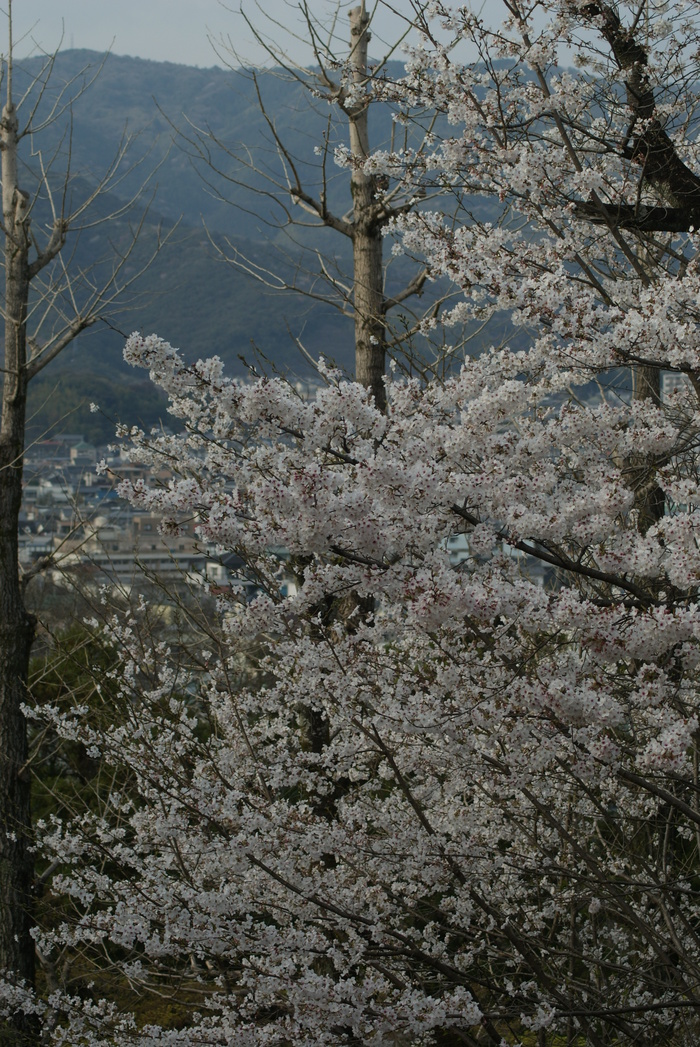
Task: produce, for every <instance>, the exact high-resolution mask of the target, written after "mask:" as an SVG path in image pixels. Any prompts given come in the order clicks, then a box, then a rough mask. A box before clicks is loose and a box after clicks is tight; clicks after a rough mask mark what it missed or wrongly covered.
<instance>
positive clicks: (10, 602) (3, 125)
mask: <svg viewBox="0 0 700 1047" xmlns="http://www.w3.org/2000/svg"><path fill="white" fill-rule="evenodd" d="M6 24H7V27H8V36H9V45H8V51H7V54H6V55H5V57H4V60H3V65H2V91H3V97H4V101H3V108H2V115H1V117H0V164H1V180H2V223H1V224H0V232H1V236H2V244H3V272H4V283H3V290H2V297H1V298H0V312H1V314H2V319H3V326H4V334H3V339H4V342H3V366H2V393H1V396H2V409H1V410H2V414H1V419H0V752H2V759H1V760H0V827H1V830H0V968H2V969H3V970H7V971H10V972H12V974H13V976H14V977H15V978H18V979H20V980H24V981H26V982H27V983H29V984H31V983H32V981H33V977H34V941H33V939H32V937H31V926H32V901H31V892H32V880H33V857H32V848H31V839H32V834H31V822H30V775H29V772H28V766H27V733H26V723H25V717H24V712H23V706H24V703H25V702H26V700H27V690H26V687H27V671H28V665H29V657H30V651H31V646H32V640H33V637H34V629H35V622H34V620H33V618H32V616H31V615H30V614H29V613H28V612H27V609H26V606H25V602H24V587H25V585H26V583H27V581H28V577H29V576H28V575H27V574H25V575H23V574H22V572H21V571H20V566H19V562H18V534H17V532H18V519H19V512H20V504H21V499H22V460H23V453H24V441H25V436H24V434H25V423H26V405H27V395H28V388H29V383H30V382H31V381H32V379H34V378H35V377H36V376H37V375H38V374H40V373H41V372H42V371H43V369H44V368H45V367H46V366H47V365H48V364H50V363H51V361H52V360H54V359H55V358H56V357H57V356H58V355H59V353H61V352H62V351H63V350H64V349H65V348H66V346H68V345H69V344H70V343H71V342H72V341H73V340H74V339H75V338H76V337H77V336H78V335H79V334H80V333H81V332H82V331H84V330H85V329H86V328H88V327H90V326H91V325H92V324H94V323H95V322H96V320H97V319H98V318H99V317H101V316H104V315H105V311H106V310H108V309H109V306H110V304H111V303H112V302H113V301H114V299H115V297H116V296H117V295H118V294H119V293H120V292H121V291H122V290H123V289H124V288H125V287H127V286H128V285H129V284H130V283H131V282H132V281H133V279H134V278H135V273H134V271H133V267H132V270H131V271H130V272H129V275H128V277H127V276H126V267H127V265H128V264H129V259H130V254H131V248H132V246H133V242H134V240H133V238H132V240H131V242H130V243H129V244H125V245H122V248H121V250H117V249H115V248H114V247H113V246H110V248H109V249H108V251H107V252H106V253H107V254H108V256H109V261H107V262H105V261H104V258H100V259H99V261H100V263H101V264H99V265H98V264H96V265H95V268H94V269H88V270H87V271H86V270H85V269H80V270H79V271H77V272H75V273H74V274H72V275H71V271H70V254H66V249H67V246H68V245H69V241H70V237H71V234H75V233H77V232H78V231H79V230H80V228H81V227H88V228H89V227H91V226H92V227H94V226H95V224H96V223H95V220H94V218H93V214H94V209H95V207H96V205H97V203H98V200H101V199H102V198H104V201H105V202H106V201H107V200H108V193H109V190H110V189H111V188H112V187H113V185H115V184H117V183H118V179H119V177H120V174H119V166H120V163H121V160H122V158H123V152H124V146H125V143H123V144H122V148H121V149H120V150H117V154H116V156H115V160H114V164H113V166H112V168H111V169H110V170H109V171H107V172H106V173H105V176H104V178H103V180H102V181H101V182H99V184H96V185H91V186H84V187H83V188H84V195H83V196H82V198H81V197H80V194H79V186H78V184H77V183H76V181H75V177H74V175H73V172H72V171H71V166H70V98H71V93H72V92H73V93H75V92H78V91H80V90H82V89H85V87H86V86H87V84H88V83H89V77H87V78H85V77H84V78H83V79H82V80H81V81H78V82H73V83H69V84H66V85H65V88H64V90H63V91H61V92H60V93H59V95H58V97H57V99H56V100H55V102H54V104H53V105H51V106H49V107H48V109H47V107H46V105H44V104H43V96H44V91H45V87H46V84H47V82H48V79H49V77H50V76H51V72H52V64H53V63H52V58H51V57H50V56H49V57H47V59H46V62H45V65H44V67H43V69H42V71H41V74H40V75H39V77H38V78H37V80H36V82H35V83H34V84H33V85H32V88H31V89H30V91H29V92H28V93H27V94H26V95H24V96H23V97H22V99H20V100H18V99H17V98H16V97H15V94H14V89H13V74H14V55H13V42H12V7H11V4H10V5H9V6H8V14H7V23H6ZM56 121H59V122H60V121H62V122H63V125H64V128H65V131H64V137H63V141H62V143H61V144H60V145H59V147H58V148H53V149H52V150H51V151H50V152H49V153H48V154H46V153H44V152H43V151H42V149H41V142H42V137H41V136H42V131H43V130H45V129H46V128H47V127H48V126H49V125H51V124H52V123H54V122H56ZM128 206H129V205H122V206H120V208H119V212H120V213H121V212H125V211H126V210H128ZM103 210H104V208H103ZM108 212H109V208H108ZM110 217H113V215H110V214H109V213H107V215H106V216H105V215H104V214H102V216H101V220H102V221H109V218H110ZM134 235H135V234H134ZM96 261H97V260H96ZM13 1021H14V1019H12V1020H11V1024H12V1023H13ZM17 1021H18V1022H19V1025H20V1026H22V1019H21V1017H20V1018H18V1019H17Z"/></svg>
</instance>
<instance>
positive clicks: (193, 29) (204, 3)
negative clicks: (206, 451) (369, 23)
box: [0, 0, 411, 66]
mask: <svg viewBox="0 0 700 1047" xmlns="http://www.w3.org/2000/svg"><path fill="white" fill-rule="evenodd" d="M6 2H7V0H4V2H3V0H0V11H2V10H6ZM358 2H359V0H350V2H347V0H346V2H341V3H340V5H338V4H336V3H333V2H329V0H309V8H310V9H311V11H312V12H313V14H314V16H315V17H317V18H318V19H319V21H322V22H323V23H325V24H330V23H329V18H330V16H331V15H332V13H333V12H334V11H337V10H338V7H340V12H341V14H340V23H339V24H340V26H341V28H342V30H345V26H346V25H347V11H348V10H349V9H350V8H351V7H356V6H357V5H358ZM241 6H243V9H244V11H246V13H247V14H248V17H249V19H250V21H251V22H252V23H253V24H254V25H255V27H256V29H258V30H259V31H260V32H261V33H262V34H263V35H265V36H267V37H269V38H271V39H274V40H275V41H276V42H277V44H278V45H280V46H281V47H282V48H283V49H284V50H286V51H288V52H289V53H290V54H291V55H292V57H293V58H294V59H295V60H296V61H298V62H300V63H301V64H304V65H309V64H311V62H312V61H313V57H312V55H311V52H310V50H309V49H308V47H307V46H305V38H306V32H305V27H304V23H303V22H302V21H301V18H300V13H299V8H298V4H297V3H296V2H295V0H258V3H256V2H255V0H243V3H242V5H241V3H240V0H13V4H12V9H13V21H14V38H15V45H16V53H17V54H18V55H19V56H20V57H23V56H25V55H27V54H29V53H31V52H35V51H36V50H37V49H41V50H43V51H48V52H51V51H55V50H56V49H57V48H58V47H59V45H61V47H63V48H64V49H66V48H69V47H81V48H82V47H84V48H89V49H91V50H95V51H106V50H107V49H110V48H111V50H112V51H113V52H114V54H118V55H134V56H138V57H140V58H151V59H154V60H155V61H159V62H166V61H167V62H179V63H183V64H185V65H199V66H211V65H222V64H224V62H223V60H222V59H221V58H217V55H216V53H215V52H214V49H213V47H212V44H211V42H210V38H211V39H214V40H220V39H221V38H222V37H223V38H226V39H228V38H230V40H231V41H232V42H233V46H234V47H235V49H236V51H237V52H238V53H239V54H240V57H241V59H242V60H244V61H245V62H246V64H251V65H261V64H270V59H269V57H267V56H266V55H265V52H264V51H263V49H262V48H261V47H260V46H259V45H258V44H256V42H255V40H254V37H253V34H252V33H251V31H250V29H249V28H248V27H247V26H246V24H245V21H244V19H243V18H242V17H241V15H240V13H239V8H240V7H241ZM368 7H371V4H368ZM394 7H395V10H397V11H400V10H405V12H406V15H407V16H408V15H410V11H411V4H410V0H395V3H394ZM263 12H264V14H263ZM275 21H276V22H277V23H279V24H277V25H276V24H275ZM3 22H4V19H3ZM373 27H374V43H372V44H370V54H371V55H373V56H374V57H379V56H380V55H383V53H384V51H385V50H386V48H385V47H384V46H382V44H381V41H382V40H391V41H392V42H396V40H397V39H398V38H399V37H400V35H401V32H402V31H403V28H405V25H404V24H403V22H402V19H401V17H400V16H399V15H397V14H391V13H389V11H387V10H386V9H384V10H382V11H381V12H377V14H376V15H375V18H374V20H373ZM295 34H296V38H295ZM345 35H346V33H345V32H343V37H342V38H344V36H345ZM0 41H1V45H0V48H1V50H3V51H5V50H6V47H7V28H6V24H3V25H1V26H0ZM396 57H400V54H397V55H396Z"/></svg>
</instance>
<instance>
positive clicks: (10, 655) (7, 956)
mask: <svg viewBox="0 0 700 1047" xmlns="http://www.w3.org/2000/svg"><path fill="white" fill-rule="evenodd" d="M17 129H18V121H17V113H16V110H15V107H14V105H13V104H12V101H11V98H10V99H8V102H7V104H6V105H5V106H4V108H3V112H2V119H1V120H0V149H1V157H2V159H1V164H2V209H3V224H4V236H5V288H4V306H5V310H4V311H5V347H4V348H5V353H4V375H3V387H2V419H1V420H0V824H1V827H2V832H1V834H0V968H4V969H6V970H9V971H12V972H13V973H14V974H15V975H16V976H17V977H19V978H21V979H24V980H25V981H26V982H27V983H29V984H30V985H32V984H33V982H34V941H33V939H32V937H31V933H30V931H31V927H32V904H31V896H32V881H33V871H34V870H33V859H32V851H31V846H30V845H31V811H30V778H29V773H28V771H27V768H26V763H27V729H26V723H25V718H24V715H23V713H22V704H23V703H24V702H25V701H26V698H27V692H26V686H27V675H28V670H29V655H30V651H31V645H32V640H33V638H34V621H33V619H32V617H31V616H30V615H29V614H28V613H27V611H26V608H25V606H24V601H23V598H22V589H21V585H20V578H19V560H18V533H17V531H18V521H19V511H20V505H21V500H22V455H23V450H24V422H25V410H26V402H27V368H26V326H27V303H28V298H29V280H30V272H29V250H30V235H29V216H28V209H27V204H28V198H27V196H26V194H24V193H23V192H22V191H21V190H20V189H19V187H18V185H17V146H18V134H17ZM14 1024H15V1027H16V1029H17V1030H18V1031H19V1030H21V1029H24V1031H25V1032H26V1033H27V1034H29V1032H30V1030H29V1028H28V1027H27V1028H26V1029H25V1025H26V1022H25V1020H24V1019H22V1018H18V1019H17V1020H16V1022H15V1023H14Z"/></svg>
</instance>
